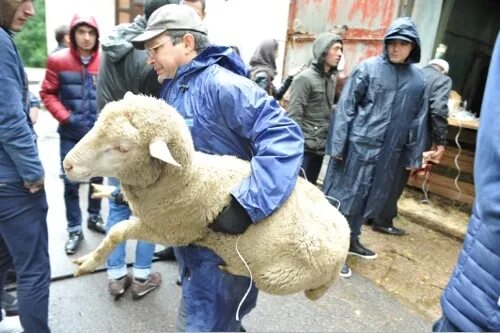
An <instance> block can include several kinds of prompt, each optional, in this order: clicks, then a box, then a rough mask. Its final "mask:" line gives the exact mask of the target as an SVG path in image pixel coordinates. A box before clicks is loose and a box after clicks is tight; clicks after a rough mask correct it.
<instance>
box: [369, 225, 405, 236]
mask: <svg viewBox="0 0 500 333" xmlns="http://www.w3.org/2000/svg"><path fill="white" fill-rule="evenodd" d="M372 228H373V231H376V232H381V233H383V234H387V235H393V236H404V235H406V231H404V230H403V229H399V228H396V227H395V226H392V227H383V226H380V225H376V224H374V225H373V227H372Z"/></svg>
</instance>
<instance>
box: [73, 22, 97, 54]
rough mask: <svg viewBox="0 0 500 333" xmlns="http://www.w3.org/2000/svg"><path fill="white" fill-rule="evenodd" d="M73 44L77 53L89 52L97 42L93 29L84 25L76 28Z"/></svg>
mask: <svg viewBox="0 0 500 333" xmlns="http://www.w3.org/2000/svg"><path fill="white" fill-rule="evenodd" d="M75 42H76V46H77V48H78V50H79V51H84V52H91V51H92V49H93V48H94V46H95V44H96V42H97V34H96V31H95V29H94V28H92V27H89V26H88V25H84V24H83V25H80V26H78V27H77V28H76V30H75Z"/></svg>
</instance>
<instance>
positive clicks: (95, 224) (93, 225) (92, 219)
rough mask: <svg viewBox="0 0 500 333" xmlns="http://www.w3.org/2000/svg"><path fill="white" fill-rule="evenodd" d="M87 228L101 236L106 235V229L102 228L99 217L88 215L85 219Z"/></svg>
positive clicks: (102, 224)
mask: <svg viewBox="0 0 500 333" xmlns="http://www.w3.org/2000/svg"><path fill="white" fill-rule="evenodd" d="M87 228H89V229H90V230H94V231H97V232H99V233H101V234H103V235H105V234H106V228H105V227H104V221H103V220H102V217H101V215H90V216H89V218H88V219H87Z"/></svg>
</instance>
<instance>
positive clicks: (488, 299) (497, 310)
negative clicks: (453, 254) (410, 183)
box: [432, 34, 500, 332]
mask: <svg viewBox="0 0 500 333" xmlns="http://www.w3.org/2000/svg"><path fill="white" fill-rule="evenodd" d="M499 77H500V34H498V35H497V39H496V43H495V47H494V49H493V54H492V57H491V64H490V68H489V73H488V78H487V81H486V87H485V90H484V97H483V104H482V107H481V125H480V126H479V132H478V135H477V145H476V158H475V161H474V184H475V189H476V200H475V202H474V205H473V208H472V214H471V216H470V220H469V226H468V229H467V234H466V236H465V240H464V245H463V247H462V250H461V251H460V255H459V257H458V261H457V265H456V266H455V270H454V271H453V273H452V274H451V277H450V281H449V282H448V285H447V286H446V288H445V290H444V292H443V295H442V297H441V308H442V310H443V314H442V317H441V318H440V319H439V320H438V321H437V322H436V323H434V326H433V328H432V330H433V331H434V332H500V209H499V207H500V206H499V205H498V203H499V202H500V173H499V172H498V162H499V161H500V141H499V140H498V133H500V101H499V100H498V96H500V81H499V80H498V78H499Z"/></svg>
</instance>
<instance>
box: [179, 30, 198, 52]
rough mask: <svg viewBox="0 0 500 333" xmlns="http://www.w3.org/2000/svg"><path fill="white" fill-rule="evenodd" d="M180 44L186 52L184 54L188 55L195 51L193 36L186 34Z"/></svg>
mask: <svg viewBox="0 0 500 333" xmlns="http://www.w3.org/2000/svg"><path fill="white" fill-rule="evenodd" d="M182 43H183V44H184V49H185V50H186V54H189V53H191V52H192V51H194V50H195V49H196V42H195V39H194V36H193V35H192V34H190V33H187V34H185V35H184V36H183V37H182Z"/></svg>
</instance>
